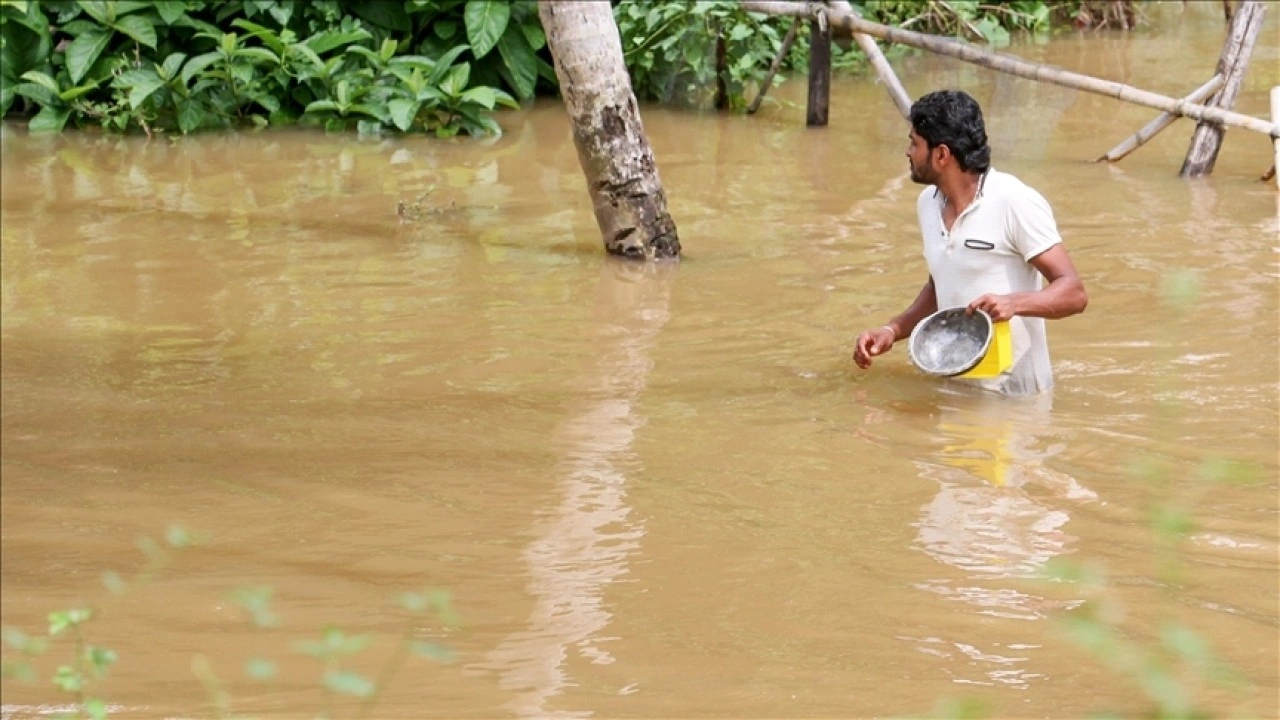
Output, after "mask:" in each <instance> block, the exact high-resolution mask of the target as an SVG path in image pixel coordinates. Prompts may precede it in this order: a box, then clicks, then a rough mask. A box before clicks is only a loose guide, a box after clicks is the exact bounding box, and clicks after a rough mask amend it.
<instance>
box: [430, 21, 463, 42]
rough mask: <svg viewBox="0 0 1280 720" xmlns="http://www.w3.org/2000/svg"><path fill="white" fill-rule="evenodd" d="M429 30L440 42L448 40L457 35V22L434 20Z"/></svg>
mask: <svg viewBox="0 0 1280 720" xmlns="http://www.w3.org/2000/svg"><path fill="white" fill-rule="evenodd" d="M431 30H432V32H434V33H435V34H436V37H438V38H440V39H441V40H448V39H450V38H452V37H453V36H454V35H457V34H458V21H457V20H435V21H433V22H432V23H431Z"/></svg>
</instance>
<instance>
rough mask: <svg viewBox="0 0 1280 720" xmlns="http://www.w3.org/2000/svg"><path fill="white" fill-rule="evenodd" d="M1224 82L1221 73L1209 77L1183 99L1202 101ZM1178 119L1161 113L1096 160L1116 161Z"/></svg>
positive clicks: (1175, 116) (1190, 101)
mask: <svg viewBox="0 0 1280 720" xmlns="http://www.w3.org/2000/svg"><path fill="white" fill-rule="evenodd" d="M1224 82H1226V78H1224V77H1223V76H1221V75H1214V76H1213V77H1212V78H1210V79H1209V82H1207V83H1205V84H1203V85H1201V86H1200V87H1198V88H1196V89H1195V90H1193V91H1192V92H1191V94H1190V95H1188V96H1186V97H1185V98H1183V99H1182V101H1183V102H1189V103H1202V102H1204V101H1205V99H1206V98H1208V97H1209V96H1210V95H1212V94H1214V93H1216V92H1218V88H1220V87H1222V84H1223V83H1224ZM1177 119H1178V116H1177V115H1174V114H1173V113H1167V112H1166V113H1160V115H1159V116H1157V117H1156V119H1155V120H1152V121H1151V122H1149V123H1147V124H1146V125H1144V126H1143V127H1142V129H1141V130H1139V131H1138V132H1136V133H1134V134H1133V135H1130V136H1129V137H1128V138H1127V139H1126V140H1125V141H1124V142H1122V143H1120V144H1119V145H1116V146H1115V147H1113V148H1111V149H1110V150H1108V151H1107V154H1106V155H1103V156H1102V157H1100V158H1098V159H1097V160H1095V161H1094V162H1103V161H1106V162H1116V161H1118V160H1121V159H1123V158H1124V156H1126V155H1128V154H1129V153H1131V152H1133V151H1134V150H1137V149H1138V148H1140V147H1142V146H1143V145H1145V144H1146V143H1147V141H1148V140H1150V139H1151V138H1153V137H1155V136H1156V135H1157V134H1158V133H1159V132H1160V131H1161V130H1164V129H1165V128H1167V127H1169V126H1170V125H1172V124H1173V121H1174V120H1177Z"/></svg>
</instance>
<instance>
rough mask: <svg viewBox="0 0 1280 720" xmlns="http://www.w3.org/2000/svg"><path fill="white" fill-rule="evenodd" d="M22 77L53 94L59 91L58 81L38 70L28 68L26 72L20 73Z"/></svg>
mask: <svg viewBox="0 0 1280 720" xmlns="http://www.w3.org/2000/svg"><path fill="white" fill-rule="evenodd" d="M22 79H23V80H30V81H31V82H33V83H35V84H36V85H39V86H40V87H42V88H45V89H47V90H48V91H49V92H51V93H53V94H55V95H56V94H58V93H59V92H61V91H60V89H59V88H58V82H57V81H56V80H54V79H53V78H51V77H49V75H48V74H46V73H42V72H40V71H39V70H28V71H27V72H24V73H22Z"/></svg>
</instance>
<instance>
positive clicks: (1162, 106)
mask: <svg viewBox="0 0 1280 720" xmlns="http://www.w3.org/2000/svg"><path fill="white" fill-rule="evenodd" d="M742 7H743V9H744V10H746V11H748V12H758V13H762V14H766V15H785V16H792V17H794V16H802V17H803V16H805V15H807V14H808V5H807V4H806V3H800V2H787V1H786V0H742ZM829 17H830V20H831V22H833V23H835V24H837V25H839V26H840V27H843V28H847V29H849V30H852V31H854V32H861V33H865V34H867V35H871V36H873V37H878V38H880V39H881V40H888V41H889V42H896V43H900V44H902V45H909V46H911V47H915V48H920V49H922V50H929V51H932V52H936V53H938V54H940V55H948V56H950V57H954V58H958V59H960V60H964V61H965V62H971V63H974V64H976V65H982V66H983V67H988V68H991V69H992V70H999V71H1000V72H1006V73H1009V74H1010V75H1017V76H1018V77H1023V78H1027V79H1029V80H1036V81H1039V82H1047V83H1051V84H1053V85H1061V86H1063V87H1069V88H1073V89H1075V90H1083V91H1085V92H1091V93H1095V94H1098V95H1106V96H1107V97H1113V98H1116V99H1117V100H1123V101H1125V102H1130V103H1133V104H1135V105H1143V106H1146V107H1151V108H1155V109H1156V110H1163V111H1165V112H1169V113H1173V114H1174V115H1180V116H1186V117H1189V118H1193V119H1195V120H1199V121H1201V122H1213V123H1219V124H1222V125H1230V126H1232V127H1240V128H1245V129H1246V130H1253V131H1254V132H1260V133H1262V134H1263V135H1270V136H1271V137H1280V124H1277V123H1272V122H1267V121H1266V120H1262V119H1259V118H1256V117H1250V116H1248V115H1241V114H1240V113H1235V112H1230V111H1228V110H1223V109H1221V108H1215V107H1206V106H1204V105H1196V104H1194V103H1188V102H1183V101H1182V100H1179V99H1176V98H1171V97H1167V96H1164V95H1160V94H1157V93H1153V92H1148V91H1146V90H1139V89H1138V88H1135V87H1132V86H1130V85H1125V84H1124V83H1118V82H1113V81H1111V80H1102V79H1100V78H1095V77H1090V76H1088V75H1081V74H1079V73H1073V72H1070V71H1067V70H1063V69H1061V68H1055V67H1050V66H1048V65H1040V64H1038V63H1033V62H1028V61H1026V60H1023V59H1021V58H1017V57H1014V56H1012V55H1001V54H998V53H992V52H987V51H986V50H981V49H979V48H976V47H974V46H972V45H969V44H968V43H963V42H958V41H955V40H951V39H947V38H940V37H938V36H936V35H926V34H924V33H918V32H912V31H910V30H903V29H901V28H894V27H888V26H885V25H881V24H879V23H873V22H870V21H868V20H863V19H862V18H860V17H857V16H855V15H849V14H843V13H836V12H832V13H831V15H830V16H829Z"/></svg>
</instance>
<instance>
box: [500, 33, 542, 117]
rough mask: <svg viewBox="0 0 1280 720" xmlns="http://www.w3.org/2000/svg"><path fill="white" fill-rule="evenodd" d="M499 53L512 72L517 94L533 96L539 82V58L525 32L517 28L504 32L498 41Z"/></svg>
mask: <svg viewBox="0 0 1280 720" xmlns="http://www.w3.org/2000/svg"><path fill="white" fill-rule="evenodd" d="M498 54H499V55H501V56H502V63H503V64H504V65H506V67H507V71H508V72H509V73H511V82H512V84H513V85H514V86H515V87H514V89H515V91H516V95H517V96H519V97H520V99H521V100H527V99H528V98H531V97H533V89H534V86H535V85H537V83H538V58H537V56H536V55H535V54H534V52H533V48H531V47H529V41H528V40H526V39H525V36H524V34H523V33H521V32H517V31H516V29H515V28H511V29H509V30H507V32H505V33H503V34H502V39H500V40H499V41H498ZM490 107H492V106H490Z"/></svg>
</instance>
